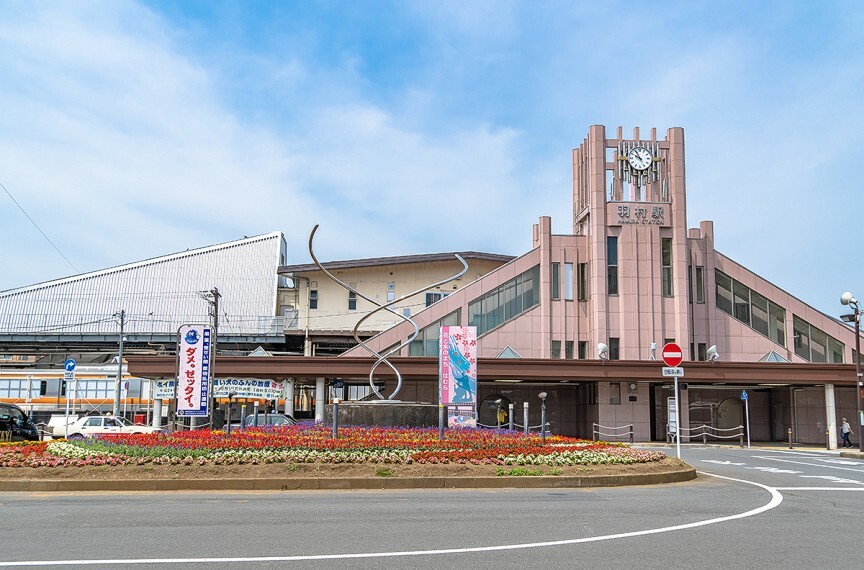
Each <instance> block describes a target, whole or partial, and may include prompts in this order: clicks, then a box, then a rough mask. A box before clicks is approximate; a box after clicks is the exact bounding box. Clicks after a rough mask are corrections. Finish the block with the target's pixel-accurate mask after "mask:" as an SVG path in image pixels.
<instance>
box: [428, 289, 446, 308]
mask: <svg viewBox="0 0 864 570" xmlns="http://www.w3.org/2000/svg"><path fill="white" fill-rule="evenodd" d="M446 296H447V293H444V292H441V291H433V292H431V293H426V306H427V307H428V306H429V305H431V304H432V303H434V302H436V301H440V300H441V299H443V298H444V297H446Z"/></svg>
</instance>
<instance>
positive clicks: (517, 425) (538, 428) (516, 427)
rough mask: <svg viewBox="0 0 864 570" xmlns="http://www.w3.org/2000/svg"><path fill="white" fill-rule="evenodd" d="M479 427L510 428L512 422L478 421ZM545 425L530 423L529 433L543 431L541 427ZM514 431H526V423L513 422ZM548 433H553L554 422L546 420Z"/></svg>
mask: <svg viewBox="0 0 864 570" xmlns="http://www.w3.org/2000/svg"><path fill="white" fill-rule="evenodd" d="M477 427H478V428H483V429H510V423H509V422H508V423H504V424H501V425H487V424H481V423H480V422H477ZM542 427H543V426H542V425H541V424H537V425H536V426H532V425H529V426H528V431H527V433H541V428H542ZM513 431H522V432H524V431H525V425H524V424H520V423H517V422H513ZM546 435H552V422H546Z"/></svg>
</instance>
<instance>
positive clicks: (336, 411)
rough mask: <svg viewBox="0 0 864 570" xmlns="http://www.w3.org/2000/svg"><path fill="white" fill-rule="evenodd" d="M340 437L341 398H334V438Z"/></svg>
mask: <svg viewBox="0 0 864 570" xmlns="http://www.w3.org/2000/svg"><path fill="white" fill-rule="evenodd" d="M338 437H339V398H333V439H336V438H338Z"/></svg>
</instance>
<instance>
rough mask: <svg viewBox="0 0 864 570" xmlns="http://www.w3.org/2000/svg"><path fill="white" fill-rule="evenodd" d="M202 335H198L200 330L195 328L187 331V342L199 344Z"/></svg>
mask: <svg viewBox="0 0 864 570" xmlns="http://www.w3.org/2000/svg"><path fill="white" fill-rule="evenodd" d="M200 339H201V337H199V336H198V331H197V330H195V329H192V330H190V331H189V332H187V333H186V342H187V343H188V344H197V343H198V341H199V340H200Z"/></svg>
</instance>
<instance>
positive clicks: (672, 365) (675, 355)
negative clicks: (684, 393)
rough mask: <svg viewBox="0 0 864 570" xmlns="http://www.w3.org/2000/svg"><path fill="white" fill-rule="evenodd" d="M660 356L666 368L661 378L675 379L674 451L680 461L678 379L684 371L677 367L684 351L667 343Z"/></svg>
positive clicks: (670, 421)
mask: <svg viewBox="0 0 864 570" xmlns="http://www.w3.org/2000/svg"><path fill="white" fill-rule="evenodd" d="M660 356H661V357H662V358H663V362H664V363H665V364H666V368H664V369H663V377H664V378H665V377H669V376H672V377H674V378H675V388H674V389H675V450H676V453H677V455H678V459H681V422H680V421H679V413H678V409H679V406H678V378H679V377H683V376H684V369H683V368H679V367H678V365H679V364H681V362H683V361H684V351H682V350H681V347H680V346H678V345H677V344H675V343H674V342H668V343H666V344H665V345H663V350H661V351H660ZM670 403H671V402H670ZM670 412H671V410H670ZM669 423H670V424H671V423H672V416H671V414H670V417H669ZM670 427H671V425H670ZM670 431H671V430H670Z"/></svg>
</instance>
